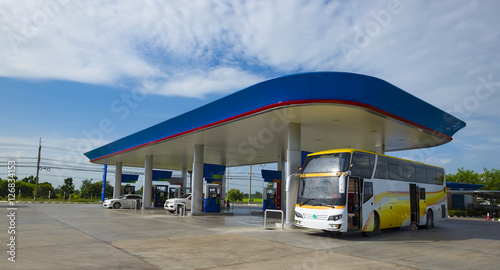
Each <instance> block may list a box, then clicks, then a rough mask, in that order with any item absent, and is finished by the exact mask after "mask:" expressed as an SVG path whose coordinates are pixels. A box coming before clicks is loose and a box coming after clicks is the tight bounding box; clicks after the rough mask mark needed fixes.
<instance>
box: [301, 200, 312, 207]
mask: <svg viewBox="0 0 500 270" xmlns="http://www.w3.org/2000/svg"><path fill="white" fill-rule="evenodd" d="M310 200H312V199H308V200H306V201H305V202H301V203H300V204H299V205H300V206H302V205H304V204H306V203H308V202H309V201H310Z"/></svg>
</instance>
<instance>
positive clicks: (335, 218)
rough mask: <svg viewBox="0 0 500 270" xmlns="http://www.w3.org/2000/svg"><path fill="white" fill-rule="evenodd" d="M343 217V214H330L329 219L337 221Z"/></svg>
mask: <svg viewBox="0 0 500 270" xmlns="http://www.w3.org/2000/svg"><path fill="white" fill-rule="evenodd" d="M341 218H342V215H335V216H329V217H328V221H332V220H333V221H337V220H339V219H341Z"/></svg>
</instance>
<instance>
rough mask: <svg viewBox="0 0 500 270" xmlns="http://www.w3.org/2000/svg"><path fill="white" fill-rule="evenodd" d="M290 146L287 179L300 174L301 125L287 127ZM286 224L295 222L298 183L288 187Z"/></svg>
mask: <svg viewBox="0 0 500 270" xmlns="http://www.w3.org/2000/svg"><path fill="white" fill-rule="evenodd" d="M287 132H288V146H287V149H286V177H287V179H288V176H290V175H292V174H294V173H298V172H300V170H299V168H300V165H301V164H300V160H301V145H300V144H301V143H300V140H301V130H300V124H297V123H289V124H288V126H287ZM286 186H287V187H288V190H287V191H286V223H293V222H294V215H295V203H296V202H297V192H298V188H299V185H298V183H296V182H295V183H290V184H288V183H287V185H286Z"/></svg>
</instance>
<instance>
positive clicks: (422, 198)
mask: <svg viewBox="0 0 500 270" xmlns="http://www.w3.org/2000/svg"><path fill="white" fill-rule="evenodd" d="M418 195H419V196H418V197H419V208H420V209H419V214H420V215H419V217H420V218H419V222H423V220H421V217H424V215H425V214H426V211H427V202H426V200H425V197H426V196H425V188H422V187H421V188H419V189H418Z"/></svg>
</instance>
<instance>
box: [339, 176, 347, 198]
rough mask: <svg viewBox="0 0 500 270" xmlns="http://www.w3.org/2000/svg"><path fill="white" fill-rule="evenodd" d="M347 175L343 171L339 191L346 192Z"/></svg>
mask: <svg viewBox="0 0 500 270" xmlns="http://www.w3.org/2000/svg"><path fill="white" fill-rule="evenodd" d="M346 175H347V174H345V173H343V174H342V175H341V176H340V178H339V193H344V190H345V182H346V181H345V180H346Z"/></svg>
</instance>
